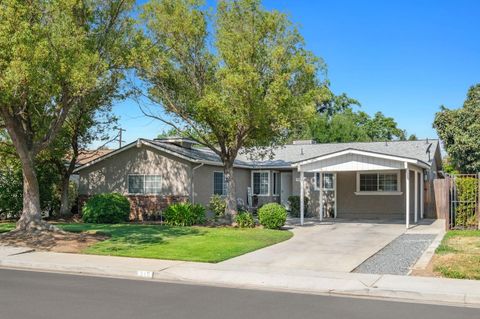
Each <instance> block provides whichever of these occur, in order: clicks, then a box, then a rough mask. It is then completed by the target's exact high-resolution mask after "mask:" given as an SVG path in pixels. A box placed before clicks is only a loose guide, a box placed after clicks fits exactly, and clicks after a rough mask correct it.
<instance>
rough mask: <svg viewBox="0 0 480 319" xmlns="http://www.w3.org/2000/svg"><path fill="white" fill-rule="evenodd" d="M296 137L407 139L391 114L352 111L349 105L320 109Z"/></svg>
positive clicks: (322, 138)
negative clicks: (389, 115)
mask: <svg viewBox="0 0 480 319" xmlns="http://www.w3.org/2000/svg"><path fill="white" fill-rule="evenodd" d="M352 101H354V100H352ZM328 110H331V111H328ZM296 138H303V139H313V140H315V141H317V142H319V143H335V142H341V143H343V142H372V141H393V140H405V139H407V137H406V131H405V130H402V129H400V128H399V127H398V124H397V123H396V122H395V120H394V119H393V118H392V117H386V116H385V115H383V113H381V112H377V113H375V115H374V116H373V117H371V116H370V115H368V114H367V113H365V112H362V111H354V110H353V109H352V106H350V105H345V106H344V107H342V108H338V107H332V108H328V109H321V110H320V112H319V113H318V114H317V115H316V116H314V117H313V118H311V120H310V121H309V123H308V125H307V126H306V129H304V130H303V131H302V132H300V133H299V134H297V136H296ZM408 139H416V136H415V135H410V136H409V138H408Z"/></svg>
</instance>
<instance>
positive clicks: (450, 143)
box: [433, 84, 480, 173]
mask: <svg viewBox="0 0 480 319" xmlns="http://www.w3.org/2000/svg"><path fill="white" fill-rule="evenodd" d="M433 127H434V128H435V129H436V130H437V133H438V136H439V137H440V139H441V140H442V142H443V145H444V147H445V150H446V151H447V153H448V158H449V162H450V163H451V164H452V165H453V169H455V170H458V171H460V172H462V173H478V172H480V138H479V137H480V84H476V85H474V86H472V87H470V89H469V90H468V93H467V98H466V100H465V102H464V103H463V106H462V107H461V108H459V109H449V108H447V107H445V106H442V107H441V110H440V112H438V113H437V114H436V115H435V121H434V122H433Z"/></svg>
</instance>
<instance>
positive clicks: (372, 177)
mask: <svg viewBox="0 0 480 319" xmlns="http://www.w3.org/2000/svg"><path fill="white" fill-rule="evenodd" d="M357 178H358V181H357V192H399V191H400V173H399V172H375V173H373V172H369V173H358V175H357Z"/></svg>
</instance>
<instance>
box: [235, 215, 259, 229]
mask: <svg viewBox="0 0 480 319" xmlns="http://www.w3.org/2000/svg"><path fill="white" fill-rule="evenodd" d="M235 222H236V223H237V225H238V227H240V228H253V227H255V220H254V219H253V215H252V214H251V213H249V212H239V213H238V215H237V217H235Z"/></svg>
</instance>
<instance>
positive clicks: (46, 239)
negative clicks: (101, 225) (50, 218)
mask: <svg viewBox="0 0 480 319" xmlns="http://www.w3.org/2000/svg"><path fill="white" fill-rule="evenodd" d="M108 238H109V237H108V236H105V235H104V234H89V233H70V232H52V231H28V232H26V231H18V230H13V231H11V232H8V233H3V234H0V245H8V246H15V247H29V248H33V249H35V250H41V251H53V252H61V253H79V252H82V251H83V250H84V249H85V248H87V247H88V246H90V245H93V244H96V243H98V242H100V241H104V240H106V239H108Z"/></svg>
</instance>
